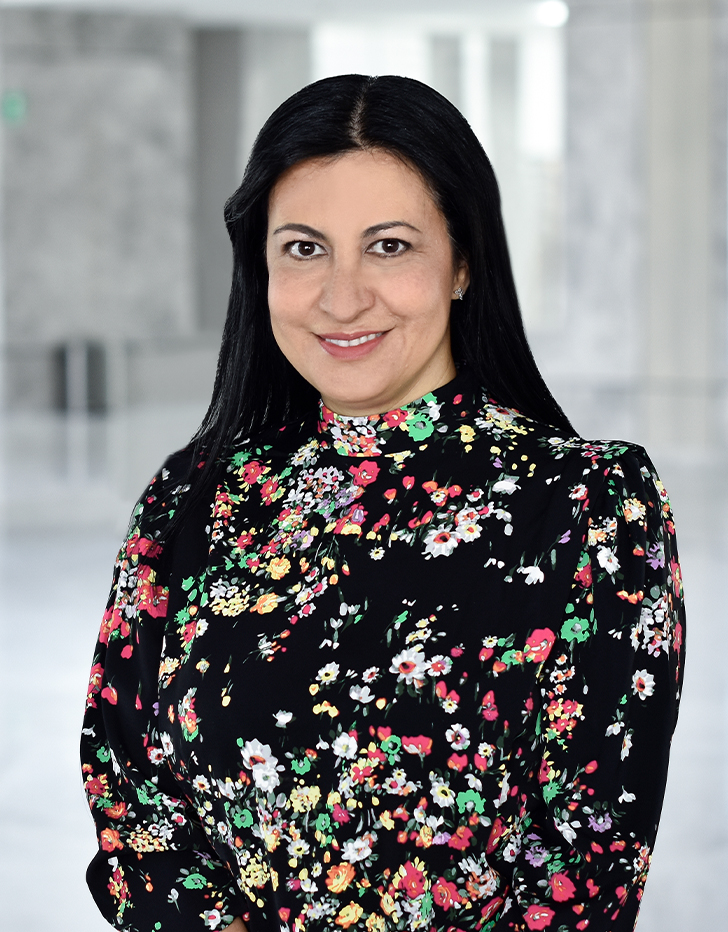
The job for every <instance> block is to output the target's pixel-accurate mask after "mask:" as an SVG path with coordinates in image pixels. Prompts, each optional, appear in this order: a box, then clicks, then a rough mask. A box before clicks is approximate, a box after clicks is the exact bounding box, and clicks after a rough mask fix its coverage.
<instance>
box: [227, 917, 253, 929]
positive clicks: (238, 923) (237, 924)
mask: <svg viewBox="0 0 728 932" xmlns="http://www.w3.org/2000/svg"><path fill="white" fill-rule="evenodd" d="M225 928H226V929H227V930H228V932H248V927H247V926H246V925H245V923H244V922H243V920H242V919H235V920H233V922H231V923H230V925H229V926H226V927H225Z"/></svg>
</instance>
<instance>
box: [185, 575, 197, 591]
mask: <svg viewBox="0 0 728 932" xmlns="http://www.w3.org/2000/svg"><path fill="white" fill-rule="evenodd" d="M194 584H195V577H194V576H188V577H187V579H183V580H182V588H183V589H184V591H185V592H189V590H190V589H191V588H192V587H193V586H194Z"/></svg>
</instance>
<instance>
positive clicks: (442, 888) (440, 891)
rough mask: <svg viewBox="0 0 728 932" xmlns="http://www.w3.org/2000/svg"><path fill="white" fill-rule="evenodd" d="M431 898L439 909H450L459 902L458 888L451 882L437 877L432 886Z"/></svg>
mask: <svg viewBox="0 0 728 932" xmlns="http://www.w3.org/2000/svg"><path fill="white" fill-rule="evenodd" d="M432 896H433V897H434V900H435V903H437V905H438V906H439V907H440V908H441V909H451V908H452V907H453V906H455V905H456V904H457V903H459V902H460V894H459V893H458V888H457V887H456V886H455V884H454V883H453V882H452V881H449V880H445V878H444V877H438V878H437V880H436V882H435V883H434V884H433V886H432Z"/></svg>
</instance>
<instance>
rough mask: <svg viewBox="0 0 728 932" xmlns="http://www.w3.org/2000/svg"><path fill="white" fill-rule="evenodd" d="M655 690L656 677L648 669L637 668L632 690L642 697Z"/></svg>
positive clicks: (644, 697) (649, 694)
mask: <svg viewBox="0 0 728 932" xmlns="http://www.w3.org/2000/svg"><path fill="white" fill-rule="evenodd" d="M654 691H655V678H654V676H653V675H652V674H651V673H648V672H647V670H637V672H636V673H635V674H634V675H633V677H632V692H633V693H634V694H635V695H636V696H639V697H640V699H646V698H647V697H648V696H651V695H652V693H653V692H654Z"/></svg>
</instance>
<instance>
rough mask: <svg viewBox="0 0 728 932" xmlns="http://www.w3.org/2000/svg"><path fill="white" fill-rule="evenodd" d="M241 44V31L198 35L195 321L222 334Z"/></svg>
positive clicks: (228, 267)
mask: <svg viewBox="0 0 728 932" xmlns="http://www.w3.org/2000/svg"><path fill="white" fill-rule="evenodd" d="M241 43H242V35H241V32H240V30H238V29H224V30H223V29H200V30H198V31H197V32H196V34H195V39H194V46H195V63H196V67H195V73H196V80H195V85H196V95H195V98H196V100H195V104H196V106H195V110H196V121H195V122H196V133H195V135H196V142H197V145H196V149H197V153H196V160H195V161H196V166H195V177H196V189H197V190H196V201H197V207H196V223H195V259H196V265H197V316H198V321H199V325H200V327H201V328H203V329H209V330H215V331H218V332H222V326H223V323H224V321H225V314H226V312H227V303H228V295H229V294H230V280H231V271H232V249H231V246H230V239H229V237H228V235H227V230H226V229H225V222H224V218H223V207H224V205H225V201H226V200H227V199H228V198H229V197H230V195H231V194H232V193H233V191H234V190H235V189H236V188H237V186H238V185H239V184H240V175H239V161H240V159H239V152H238V147H239V143H240V118H241V91H242V87H241V77H240V74H241V72H240V69H241V51H242V50H241Z"/></svg>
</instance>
